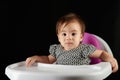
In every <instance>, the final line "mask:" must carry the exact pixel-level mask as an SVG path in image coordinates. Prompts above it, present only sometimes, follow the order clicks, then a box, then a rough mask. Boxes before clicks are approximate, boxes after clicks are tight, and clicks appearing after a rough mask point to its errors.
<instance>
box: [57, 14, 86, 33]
mask: <svg viewBox="0 0 120 80" xmlns="http://www.w3.org/2000/svg"><path fill="white" fill-rule="evenodd" d="M72 21H77V22H78V23H79V24H80V25H81V34H84V32H85V24H84V21H83V20H82V19H81V18H80V16H79V15H77V14H75V13H69V14H67V15H64V16H62V17H61V18H59V19H58V21H57V24H56V33H57V34H58V32H59V30H60V28H61V26H62V25H63V24H65V26H66V25H68V24H69V23H71V22H72Z"/></svg>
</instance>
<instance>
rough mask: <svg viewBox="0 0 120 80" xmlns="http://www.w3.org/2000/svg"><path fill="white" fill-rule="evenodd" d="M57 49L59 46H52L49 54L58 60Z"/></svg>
mask: <svg viewBox="0 0 120 80" xmlns="http://www.w3.org/2000/svg"><path fill="white" fill-rule="evenodd" d="M56 49H57V44H53V45H50V48H49V52H50V55H52V56H54V57H55V58H56V54H55V52H56Z"/></svg>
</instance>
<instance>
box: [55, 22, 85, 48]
mask: <svg viewBox="0 0 120 80" xmlns="http://www.w3.org/2000/svg"><path fill="white" fill-rule="evenodd" d="M57 36H58V40H59V42H60V43H61V45H62V46H63V49H64V50H71V49H74V48H76V47H78V46H79V44H80V42H81V41H82V38H83V35H82V34H81V27H80V24H79V23H78V22H76V21H74V22H72V23H69V24H68V25H66V26H65V25H64V24H63V25H62V26H61V28H60V30H59V32H58V35H57Z"/></svg>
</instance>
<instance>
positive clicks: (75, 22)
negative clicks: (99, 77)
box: [26, 13, 118, 72]
mask: <svg viewBox="0 0 120 80" xmlns="http://www.w3.org/2000/svg"><path fill="white" fill-rule="evenodd" d="M84 32H85V24H84V22H83V21H82V19H81V18H80V17H79V15H77V14H74V13H69V14H67V15H65V16H63V17H61V18H60V19H59V20H58V21H57V24H56V33H57V37H58V40H59V42H60V44H53V45H51V46H50V49H49V52H50V55H48V56H38V55H35V56H32V57H28V58H27V59H26V66H27V67H29V66H31V65H32V64H33V63H35V62H42V63H50V64H52V63H55V64H62V65H83V64H86V65H88V64H90V62H91V60H90V58H91V57H94V58H100V59H101V60H102V61H106V62H110V63H111V65H112V70H113V72H116V71H117V70H118V63H117V60H116V59H115V58H114V57H113V56H112V55H111V54H110V53H107V52H106V51H104V50H98V49H96V48H95V47H94V46H93V45H88V44H82V43H81V42H82V40H83V36H84Z"/></svg>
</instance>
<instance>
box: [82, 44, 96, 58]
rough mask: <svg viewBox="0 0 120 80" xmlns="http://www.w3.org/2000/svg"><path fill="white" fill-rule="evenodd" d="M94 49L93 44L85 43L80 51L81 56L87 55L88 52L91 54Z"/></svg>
mask: <svg viewBox="0 0 120 80" xmlns="http://www.w3.org/2000/svg"><path fill="white" fill-rule="evenodd" d="M95 50H96V47H94V46H93V45H85V47H84V48H83V52H82V57H88V55H89V54H92V53H93V52H94V51H95Z"/></svg>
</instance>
